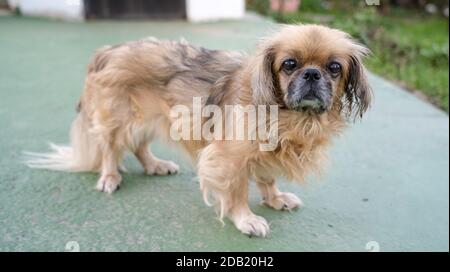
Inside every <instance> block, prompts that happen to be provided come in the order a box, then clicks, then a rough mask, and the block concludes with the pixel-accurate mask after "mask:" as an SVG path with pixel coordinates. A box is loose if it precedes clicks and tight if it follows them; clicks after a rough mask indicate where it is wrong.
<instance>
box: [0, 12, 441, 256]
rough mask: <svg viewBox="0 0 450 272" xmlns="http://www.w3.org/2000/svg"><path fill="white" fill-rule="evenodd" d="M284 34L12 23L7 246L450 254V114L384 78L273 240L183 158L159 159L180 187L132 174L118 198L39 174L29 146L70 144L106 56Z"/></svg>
mask: <svg viewBox="0 0 450 272" xmlns="http://www.w3.org/2000/svg"><path fill="white" fill-rule="evenodd" d="M273 27H274V26H273V25H272V24H271V23H268V22H265V21H262V20H259V19H248V20H243V21H238V22H222V23H210V24H199V25H192V24H187V23H183V22H172V23H165V22H160V23H152V22H95V23H92V22H90V23H84V24H83V23H62V22H56V21H47V20H39V19H26V18H14V17H0V152H1V153H0V154H1V155H0V250H2V251H5V250H6V251H12V250H19V251H30V250H31V251H64V249H65V245H66V243H67V242H69V241H77V242H78V243H79V245H80V249H81V250H82V251H94V250H95V251H113V250H114V251H127V250H131V251H219V250H224V251H337V250H343V251H365V250H366V249H365V246H366V243H368V242H369V241H376V242H378V243H379V245H380V250H381V251H414V250H426V251H431V250H439V251H448V250H449V235H448V234H449V220H448V218H449V198H448V196H449V185H448V184H449V183H448V180H449V166H448V164H449V153H448V152H449V151H448V149H449V118H448V115H446V114H445V113H443V112H441V111H440V110H437V109H435V108H434V107H432V106H430V105H428V104H426V103H424V102H422V101H419V100H418V99H416V98H415V97H413V96H411V95H410V94H408V93H406V92H404V91H402V90H400V89H398V88H397V87H395V86H393V85H391V84H390V83H387V82H386V81H383V80H382V79H380V78H378V77H375V76H372V77H371V82H372V84H373V87H374V89H375V92H376V100H375V105H374V107H373V109H372V110H371V112H370V113H369V114H368V115H367V118H365V120H364V121H363V122H360V123H357V124H356V125H354V126H353V127H352V128H350V129H349V130H347V132H346V133H345V135H344V136H343V137H341V138H339V139H336V141H335V143H334V145H333V148H332V150H331V152H330V153H331V154H330V155H331V156H330V157H331V163H330V167H329V168H328V171H327V172H326V174H325V175H324V176H323V177H322V178H321V180H320V181H314V180H311V182H309V184H307V185H304V186H299V185H297V184H290V183H282V184H281V187H282V189H284V190H287V191H291V192H294V193H296V194H298V195H299V196H300V197H301V198H302V199H303V201H304V202H305V204H306V206H305V207H304V208H303V209H301V210H300V211H297V212H292V213H287V212H277V211H273V210H271V209H269V208H266V207H263V206H259V196H258V193H257V191H256V188H255V187H252V193H251V196H250V205H251V207H252V209H253V210H254V211H255V212H256V213H257V214H259V215H262V216H264V217H266V218H267V219H268V220H269V221H270V224H271V229H272V232H271V234H270V236H269V237H268V238H266V239H257V238H252V239H249V238H248V237H246V236H244V235H241V234H240V233H239V232H238V231H237V230H236V229H235V228H234V227H233V226H232V224H231V223H230V222H228V221H227V222H226V225H225V227H222V225H221V223H220V222H219V221H218V220H216V219H215V213H214V211H213V210H212V209H211V208H208V207H206V206H205V205H204V204H203V202H202V198H201V194H200V192H199V188H198V187H199V185H198V183H197V181H196V179H195V173H194V172H193V171H192V168H191V167H190V166H189V164H188V163H186V162H185V161H184V160H183V158H181V157H180V156H179V155H177V153H176V151H173V150H172V151H170V150H168V149H166V148H164V147H162V145H155V149H156V150H155V151H156V153H157V154H158V155H159V156H161V157H163V158H171V159H174V160H176V161H177V162H179V163H181V164H182V173H181V174H179V175H177V176H172V177H148V176H145V175H143V173H142V169H141V168H140V166H139V165H138V163H137V161H136V160H135V159H134V158H132V157H131V156H128V157H127V160H126V165H127V167H128V169H129V173H128V174H125V175H124V180H125V183H124V185H123V186H122V188H121V190H119V191H118V192H117V193H115V194H114V195H112V196H109V195H106V194H102V193H98V192H96V191H95V190H94V186H95V182H96V179H97V176H96V175H95V174H70V173H59V172H50V171H39V170H32V169H28V168H27V167H25V166H24V165H23V164H21V159H22V154H21V152H22V151H23V150H31V151H43V150H46V148H47V146H46V141H54V142H56V143H66V142H67V141H68V130H69V127H70V123H71V121H72V119H73V117H74V115H75V104H76V101H77V99H78V97H79V94H80V92H81V89H82V86H83V78H84V73H85V66H86V64H87V62H88V59H89V57H90V55H91V53H92V52H93V50H94V49H95V48H97V47H99V46H101V45H104V44H110V43H112V44H113V43H119V42H122V41H126V40H131V39H138V38H142V37H145V36H149V35H152V36H157V37H161V38H171V39H178V38H179V37H185V38H186V39H188V40H189V41H191V42H194V43H197V44H200V45H203V46H207V47H212V48H228V49H239V50H241V49H243V50H248V49H251V48H252V47H253V45H254V44H255V42H256V41H257V39H258V37H261V36H262V35H263V34H265V33H267V32H268V31H269V30H270V29H271V28H273Z"/></svg>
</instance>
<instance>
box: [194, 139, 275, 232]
mask: <svg viewBox="0 0 450 272" xmlns="http://www.w3.org/2000/svg"><path fill="white" fill-rule="evenodd" d="M229 150H230V147H225V146H224V145H223V144H211V145H209V146H207V147H206V148H204V149H203V151H202V152H201V153H200V156H199V161H198V164H197V167H198V169H197V170H198V176H199V179H200V187H201V189H202V191H203V194H204V198H205V201H206V203H207V204H209V203H210V202H209V200H208V196H210V195H212V196H213V197H214V200H215V204H216V205H217V208H218V210H219V211H220V218H221V219H222V218H223V217H228V218H229V219H230V220H231V221H232V222H233V223H234V224H235V226H236V227H237V228H238V229H239V230H240V231H241V232H242V233H244V234H247V235H254V236H263V237H264V236H266V235H267V234H268V232H269V225H268V224H267V221H266V220H265V219H264V218H262V217H260V216H257V215H255V214H254V213H253V212H252V211H251V210H250V208H249V206H248V186H249V184H248V180H249V179H248V171H247V169H246V167H245V166H244V167H243V165H245V164H244V163H243V162H242V156H240V155H236V154H238V153H237V152H235V153H229V152H227V151H229Z"/></svg>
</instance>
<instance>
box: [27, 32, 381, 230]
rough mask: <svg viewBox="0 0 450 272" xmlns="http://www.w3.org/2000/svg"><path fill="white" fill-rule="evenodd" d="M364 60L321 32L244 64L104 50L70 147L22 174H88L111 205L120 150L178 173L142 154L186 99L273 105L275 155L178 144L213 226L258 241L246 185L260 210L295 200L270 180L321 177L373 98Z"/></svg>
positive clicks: (242, 144) (285, 38)
mask: <svg viewBox="0 0 450 272" xmlns="http://www.w3.org/2000/svg"><path fill="white" fill-rule="evenodd" d="M369 54H370V51H369V49H368V48H366V47H365V46H364V45H362V44H360V43H358V42H356V41H355V40H354V39H352V38H351V36H350V35H348V34H347V33H345V32H342V31H340V30H337V29H331V28H328V27H326V26H320V25H286V26H282V27H281V29H280V30H279V31H278V32H276V33H274V34H273V35H271V36H269V37H268V38H265V39H263V40H262V41H261V42H260V44H259V46H258V48H257V52H256V53H255V54H253V55H249V56H248V55H245V54H243V53H239V52H233V51H220V50H208V49H205V48H202V47H197V46H194V45H191V44H189V43H188V42H186V41H184V40H182V41H179V42H176V41H162V40H158V39H155V38H147V39H143V40H139V41H133V42H128V43H124V44H121V45H116V46H106V47H103V48H101V49H99V50H97V51H96V53H95V55H94V56H93V58H92V60H91V62H90V63H89V65H88V72H87V78H86V81H85V87H84V92H83V94H82V96H81V98H80V101H79V103H78V106H77V111H78V113H77V116H76V118H75V120H74V122H73V124H72V128H71V134H70V135H71V145H70V146H57V145H52V149H53V150H52V152H51V153H46V154H34V157H33V158H30V160H29V161H28V165H29V166H30V167H34V168H46V169H52V170H60V171H71V172H84V171H98V172H99V173H100V177H99V180H98V182H97V185H96V189H97V190H99V191H103V192H106V193H109V194H110V193H113V192H114V191H115V190H116V189H118V187H119V186H120V184H121V182H122V178H121V175H120V170H121V169H123V165H122V156H123V154H124V152H125V151H128V150H129V151H131V152H133V153H134V154H135V155H136V157H137V159H138V160H139V162H140V163H141V164H142V166H143V167H144V169H145V172H146V174H148V175H168V174H175V173H177V172H178V171H179V167H178V165H177V164H175V163H174V162H171V161H165V160H161V159H159V158H157V157H155V156H154V155H153V154H152V153H151V151H150V149H149V144H150V142H152V141H153V140H154V139H161V140H170V135H169V134H170V133H169V131H170V129H171V125H172V124H173V122H174V118H173V116H172V115H171V113H170V112H171V108H172V107H174V106H176V105H186V106H188V107H190V108H192V106H191V104H192V99H193V98H194V97H200V98H201V101H202V102H201V103H202V105H203V106H206V105H216V106H218V107H221V108H223V107H224V106H225V105H244V106H245V105H265V106H269V105H270V106H276V108H277V114H278V118H277V132H278V133H277V137H276V146H275V148H274V149H273V150H270V151H261V150H260V149H259V148H258V146H259V145H258V143H259V142H260V141H259V139H256V140H255V139H253V140H243V141H238V140H205V139H201V140H181V141H178V142H177V143H176V144H177V145H178V146H179V147H180V148H181V149H182V150H184V151H185V152H186V153H187V154H189V156H190V158H192V161H193V162H194V165H195V168H196V170H197V173H198V177H199V181H200V187H201V191H202V192H203V196H204V199H205V202H206V203H207V204H209V205H215V207H216V208H217V211H218V213H219V217H220V218H221V219H223V218H229V219H230V220H231V221H232V222H233V223H234V225H235V226H236V227H237V229H239V230H240V231H241V232H242V233H244V234H246V235H250V236H263V237H264V236H266V235H267V234H268V233H269V225H268V223H267V221H266V220H265V219H264V218H263V217H260V216H257V215H255V214H254V213H253V212H252V211H251V210H250V208H249V206H248V190H249V180H253V181H255V182H256V185H257V187H258V188H259V190H260V192H261V195H262V199H263V200H262V201H263V203H264V204H265V205H267V206H269V207H272V208H274V209H276V210H292V209H296V208H298V207H300V206H301V205H302V201H301V200H300V199H299V198H298V197H297V196H295V195H294V194H292V193H287V192H281V191H280V190H279V189H278V188H277V185H276V178H277V177H285V178H286V179H288V180H294V181H303V180H304V179H305V177H306V176H307V175H308V174H310V173H315V172H320V171H321V169H322V168H323V166H324V164H325V161H326V160H325V158H326V148H327V146H328V145H329V143H330V141H331V140H332V138H333V137H334V136H336V135H338V134H339V133H340V132H341V131H342V130H343V129H344V128H345V127H346V124H347V123H348V121H350V120H354V119H356V118H360V117H362V116H363V114H364V113H365V112H366V110H367V109H368V108H369V107H370V103H371V99H372V89H371V87H370V85H369V84H368V80H367V76H366V69H365V68H364V65H363V63H362V61H363V58H364V57H366V56H368V55H369ZM206 121H207V118H202V119H201V120H200V122H201V123H204V122H206ZM191 122H193V121H191ZM247 123H248V122H247ZM193 125H194V126H195V125H196V124H193ZM197 125H198V124H197ZM223 125H226V124H223ZM217 128H218V127H217ZM211 199H212V200H213V201H211Z"/></svg>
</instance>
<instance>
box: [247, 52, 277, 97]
mask: <svg viewBox="0 0 450 272" xmlns="http://www.w3.org/2000/svg"><path fill="white" fill-rule="evenodd" d="M274 61H275V48H274V47H273V46H271V45H266V46H263V47H261V49H260V52H259V54H257V55H256V59H255V60H254V62H255V64H254V70H253V71H252V79H251V87H252V91H253V101H254V103H255V104H257V105H274V104H276V97H275V92H276V90H275V77H274V74H273V63H274Z"/></svg>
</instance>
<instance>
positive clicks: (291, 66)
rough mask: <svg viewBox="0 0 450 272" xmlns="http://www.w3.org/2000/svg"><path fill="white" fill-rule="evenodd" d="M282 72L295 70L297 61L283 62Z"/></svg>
mask: <svg viewBox="0 0 450 272" xmlns="http://www.w3.org/2000/svg"><path fill="white" fill-rule="evenodd" d="M282 68H283V70H285V71H287V72H291V71H293V70H294V69H295V68H297V61H296V60H295V59H288V60H285V61H283V65H282Z"/></svg>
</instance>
